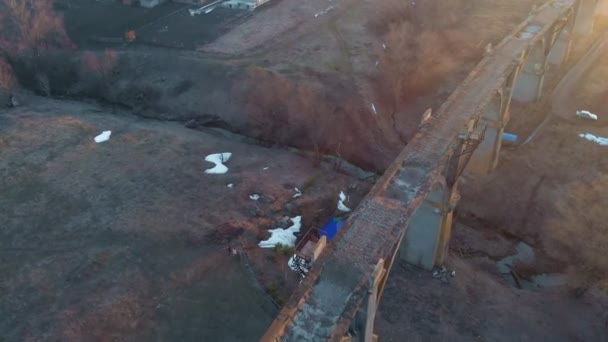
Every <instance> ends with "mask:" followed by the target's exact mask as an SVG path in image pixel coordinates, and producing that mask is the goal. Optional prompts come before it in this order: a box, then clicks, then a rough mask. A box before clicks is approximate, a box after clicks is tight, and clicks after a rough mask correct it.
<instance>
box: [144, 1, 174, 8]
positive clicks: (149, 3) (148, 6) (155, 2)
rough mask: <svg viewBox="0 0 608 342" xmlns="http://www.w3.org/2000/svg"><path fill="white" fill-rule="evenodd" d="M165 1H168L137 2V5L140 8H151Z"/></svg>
mask: <svg viewBox="0 0 608 342" xmlns="http://www.w3.org/2000/svg"><path fill="white" fill-rule="evenodd" d="M167 1H168V0H139V4H140V5H141V7H146V8H152V7H156V6H158V5H160V4H162V3H164V2H167Z"/></svg>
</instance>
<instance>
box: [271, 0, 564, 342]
mask: <svg viewBox="0 0 608 342" xmlns="http://www.w3.org/2000/svg"><path fill="white" fill-rule="evenodd" d="M574 3H575V0H558V1H555V2H553V3H552V4H547V5H545V6H543V7H541V8H540V9H539V10H538V11H537V13H536V15H535V16H533V17H530V18H529V19H528V20H527V21H526V22H524V24H522V25H520V27H518V29H517V31H521V30H522V29H525V27H526V26H527V25H530V24H533V25H535V26H540V27H541V28H543V30H541V32H539V33H538V34H537V35H536V36H534V37H531V38H529V39H518V38H517V37H516V36H515V35H512V36H509V37H508V38H506V39H505V40H503V42H502V43H501V44H499V45H498V46H497V47H496V48H495V50H494V52H493V53H492V54H490V55H488V56H487V57H485V58H484V59H483V60H482V61H481V62H480V64H479V65H478V66H477V67H476V68H475V69H474V71H473V72H472V73H471V74H470V75H469V77H468V78H467V79H466V80H465V81H464V82H463V84H462V85H461V86H460V87H459V88H458V89H457V90H456V91H455V92H454V93H453V94H452V95H451V96H450V98H449V99H448V100H447V101H446V102H445V103H444V104H443V105H442V107H441V108H440V109H439V111H438V112H437V115H436V116H435V117H434V118H433V119H431V121H430V122H429V123H427V124H425V126H424V127H422V129H421V130H420V131H419V132H418V133H417V134H416V136H415V137H414V138H413V139H412V140H411V141H410V142H409V143H408V145H407V146H406V147H405V148H404V150H403V151H402V152H401V153H400V155H399V156H398V157H397V158H396V159H395V161H394V162H393V163H392V165H391V166H390V168H389V169H388V171H387V172H386V173H385V174H384V176H383V177H382V178H381V179H380V180H379V181H378V183H377V184H376V185H375V186H374V188H373V189H372V190H371V192H370V193H369V194H368V195H367V196H366V198H365V199H364V200H363V201H362V203H361V204H360V205H359V207H358V208H357V210H356V211H355V212H354V213H353V215H351V217H350V219H349V220H348V222H347V226H346V227H345V228H344V229H343V230H342V232H341V234H340V236H338V238H337V242H336V243H334V245H333V246H332V247H330V249H328V250H327V251H326V252H325V254H324V255H323V256H322V257H321V259H320V260H319V261H318V262H317V263H316V265H315V268H314V269H313V270H312V271H311V273H309V277H307V279H306V280H305V282H304V283H303V284H301V285H300V287H299V288H298V289H297V290H296V292H295V293H294V295H293V296H292V297H291V299H290V301H289V302H288V303H287V305H286V306H285V308H284V309H283V310H282V311H281V313H280V314H279V315H278V316H277V318H276V320H275V322H274V323H273V325H272V326H271V327H270V329H269V330H268V332H267V334H266V335H265V336H264V338H263V340H268V341H272V340H278V339H282V340H284V341H323V340H327V339H332V340H337V339H339V338H340V337H341V336H344V334H345V333H346V331H347V330H348V328H349V325H350V322H351V321H352V319H353V318H354V316H355V314H356V312H357V310H358V308H359V306H360V305H361V303H362V301H363V300H364V298H365V297H366V295H367V291H368V288H369V280H370V277H371V274H372V272H373V269H374V266H375V265H376V263H377V262H378V260H379V259H381V258H386V257H388V256H389V255H390V253H391V250H392V249H393V247H394V246H395V244H396V242H397V241H398V240H399V239H401V237H402V236H403V235H404V234H405V230H406V229H407V225H408V221H409V219H410V218H411V216H412V214H413V213H414V211H415V210H416V208H417V207H418V206H419V205H420V203H421V201H422V200H423V198H424V196H425V195H426V193H427V192H428V190H429V189H430V187H431V186H432V185H433V183H434V182H436V179H437V176H439V175H441V174H442V173H443V168H444V167H445V165H446V161H447V158H448V156H449V154H450V153H451V152H452V151H453V150H454V149H455V148H456V146H457V143H456V142H457V139H458V135H459V134H460V133H464V132H466V126H467V124H468V122H469V121H470V120H471V119H472V118H475V117H478V116H479V115H481V114H480V113H481V111H482V109H483V107H484V106H485V105H486V104H487V102H488V101H489V100H490V99H491V98H492V96H493V95H494V94H495V92H496V91H497V90H498V89H500V88H501V87H503V85H504V83H505V78H506V77H509V76H510V75H511V74H512V73H513V71H514V69H515V68H516V67H517V65H518V59H519V58H520V56H521V55H522V54H523V53H525V51H526V49H527V47H528V46H530V44H534V43H535V42H536V41H537V40H538V39H539V37H540V36H541V35H542V34H543V32H544V30H547V29H549V28H550V26H551V25H552V24H553V23H554V22H555V21H556V20H557V19H559V18H560V17H561V16H562V14H563V13H564V12H565V11H566V10H567V9H568V8H570V7H571V6H573V5H574Z"/></svg>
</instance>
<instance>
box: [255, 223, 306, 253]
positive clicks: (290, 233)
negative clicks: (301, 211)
mask: <svg viewBox="0 0 608 342" xmlns="http://www.w3.org/2000/svg"><path fill="white" fill-rule="evenodd" d="M290 220H291V222H293V224H292V225H291V226H290V227H289V228H281V227H277V228H275V229H269V230H268V232H269V233H270V238H268V240H264V241H260V243H259V244H258V246H260V247H262V248H274V247H275V246H276V245H277V244H279V243H280V244H281V245H283V246H286V247H295V245H296V236H295V235H294V234H295V233H297V232H299V231H300V227H302V216H296V217H292V218H291V219H290Z"/></svg>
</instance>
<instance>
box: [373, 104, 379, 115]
mask: <svg viewBox="0 0 608 342" xmlns="http://www.w3.org/2000/svg"><path fill="white" fill-rule="evenodd" d="M372 110H373V111H374V114H376V115H378V112H377V111H376V106H375V105H374V104H373V103H372Z"/></svg>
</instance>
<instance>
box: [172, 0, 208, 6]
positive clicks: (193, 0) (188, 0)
mask: <svg viewBox="0 0 608 342" xmlns="http://www.w3.org/2000/svg"><path fill="white" fill-rule="evenodd" d="M173 2H177V3H180V4H188V5H193V6H202V5H204V4H206V3H208V2H210V1H209V0H173Z"/></svg>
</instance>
